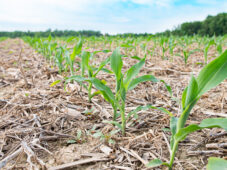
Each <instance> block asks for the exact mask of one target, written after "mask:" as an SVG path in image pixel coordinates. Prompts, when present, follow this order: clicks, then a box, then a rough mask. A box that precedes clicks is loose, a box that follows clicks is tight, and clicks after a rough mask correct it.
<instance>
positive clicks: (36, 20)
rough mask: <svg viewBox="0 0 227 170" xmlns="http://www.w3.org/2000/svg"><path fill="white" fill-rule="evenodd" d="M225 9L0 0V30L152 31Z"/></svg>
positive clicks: (203, 0)
mask: <svg viewBox="0 0 227 170" xmlns="http://www.w3.org/2000/svg"><path fill="white" fill-rule="evenodd" d="M221 12H227V0H0V31H15V30H21V31H28V30H30V31H45V30H47V29H49V28H50V29H51V30H55V29H58V30H65V29H67V30H76V31H77V30H96V31H101V32H102V33H109V34H117V33H128V32H130V33H145V32H147V33H156V32H162V31H165V30H167V29H169V30H172V29H174V28H175V27H177V26H178V25H179V24H181V23H183V22H189V21H197V20H204V19H205V18H206V17H207V15H216V14H218V13H221Z"/></svg>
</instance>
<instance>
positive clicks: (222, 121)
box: [199, 118, 227, 131]
mask: <svg viewBox="0 0 227 170" xmlns="http://www.w3.org/2000/svg"><path fill="white" fill-rule="evenodd" d="M199 127H201V128H208V127H209V128H213V127H220V128H223V129H225V130H226V131H227V118H209V119H204V120H203V121H202V122H201V123H200V125H199Z"/></svg>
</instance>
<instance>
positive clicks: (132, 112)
mask: <svg viewBox="0 0 227 170" xmlns="http://www.w3.org/2000/svg"><path fill="white" fill-rule="evenodd" d="M148 109H156V110H159V111H161V112H163V113H165V114H168V115H169V116H170V117H173V114H172V113H171V112H169V111H168V110H166V109H165V108H163V107H155V106H152V105H149V104H148V105H146V106H138V107H137V108H136V109H134V110H132V111H131V112H129V114H128V115H127V118H126V120H127V119H129V117H131V116H132V115H133V114H136V113H137V112H139V111H141V110H148Z"/></svg>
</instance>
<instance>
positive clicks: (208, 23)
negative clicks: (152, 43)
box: [157, 13, 227, 36]
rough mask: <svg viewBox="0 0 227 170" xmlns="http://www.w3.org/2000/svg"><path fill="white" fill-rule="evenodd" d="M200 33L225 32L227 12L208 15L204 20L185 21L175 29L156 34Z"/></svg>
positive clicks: (204, 34) (207, 34)
mask: <svg viewBox="0 0 227 170" xmlns="http://www.w3.org/2000/svg"><path fill="white" fill-rule="evenodd" d="M195 34H197V35H201V36H213V35H216V36H219V35H225V34H227V13H220V14H218V15H216V16H211V15H208V16H207V18H206V19H205V20H204V21H194V22H185V23H183V24H181V25H179V26H178V27H177V28H176V29H174V30H172V31H170V30H167V31H165V32H162V33H158V34H157V35H166V36H169V35H179V36H182V35H189V36H192V35H195Z"/></svg>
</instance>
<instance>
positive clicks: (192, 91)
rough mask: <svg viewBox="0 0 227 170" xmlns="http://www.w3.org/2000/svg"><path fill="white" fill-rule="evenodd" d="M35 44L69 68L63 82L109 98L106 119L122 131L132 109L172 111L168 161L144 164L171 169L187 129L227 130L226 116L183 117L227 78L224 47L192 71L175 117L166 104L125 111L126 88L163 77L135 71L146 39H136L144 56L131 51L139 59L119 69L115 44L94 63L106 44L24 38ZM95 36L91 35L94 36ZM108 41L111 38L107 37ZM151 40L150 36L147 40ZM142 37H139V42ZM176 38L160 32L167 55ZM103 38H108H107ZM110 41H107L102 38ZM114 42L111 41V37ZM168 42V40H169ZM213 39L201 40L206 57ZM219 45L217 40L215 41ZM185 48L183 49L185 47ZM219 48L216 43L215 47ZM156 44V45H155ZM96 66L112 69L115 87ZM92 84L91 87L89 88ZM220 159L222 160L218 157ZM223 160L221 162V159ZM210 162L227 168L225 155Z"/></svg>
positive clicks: (62, 68) (142, 61)
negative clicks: (94, 46) (88, 47)
mask: <svg viewBox="0 0 227 170" xmlns="http://www.w3.org/2000/svg"><path fill="white" fill-rule="evenodd" d="M193 40H194V39H190V38H188V39H187V38H185V37H183V38H182V42H183V44H184V46H185V45H186V46H185V47H184V48H186V47H187V45H188V46H189V45H190V44H191V43H192V41H193ZM26 41H27V42H29V43H30V44H31V45H32V46H33V47H34V48H35V49H37V50H38V51H39V52H41V53H42V54H43V55H44V56H46V57H47V58H48V59H49V60H51V61H54V64H56V65H57V66H58V68H59V72H60V73H61V72H62V71H69V72H70V76H69V77H65V80H64V81H65V83H66V84H67V83H69V82H78V83H80V85H81V87H84V88H85V89H87V91H88V100H89V101H90V102H92V98H93V97H94V96H96V95H102V96H103V98H104V99H105V100H106V101H107V102H109V103H110V104H111V106H112V109H113V120H112V121H106V122H107V123H111V124H113V125H115V126H116V127H118V128H119V129H120V131H121V132H122V135H125V133H126V124H127V121H128V120H129V118H130V117H131V116H133V115H136V112H138V111H140V110H146V109H158V110H161V111H162V112H164V113H165V114H168V115H169V116H170V130H171V134H172V135H171V138H170V146H171V154H170V160H169V162H162V161H161V160H159V159H155V160H152V161H150V163H149V164H148V165H147V166H148V167H156V166H160V165H165V166H167V167H168V168H169V169H170V170H171V169H172V168H173V164H174V159H175V155H176V152H177V150H178V145H179V142H181V141H183V140H184V139H185V138H186V137H187V135H189V134H190V133H193V132H195V131H197V130H201V129H203V128H214V127H218V128H223V129H225V130H227V119H226V118H209V119H204V120H203V121H202V122H201V123H200V124H199V125H197V124H190V125H188V126H186V127H185V125H186V121H187V119H188V117H189V114H190V112H191V110H192V108H193V107H194V106H195V104H196V103H197V101H198V100H199V99H200V97H201V96H202V95H203V94H204V93H206V92H207V91H209V90H210V89H212V88H214V87H216V86H217V85H218V84H220V83H221V82H222V81H223V80H225V79H226V78H227V50H226V51H225V52H224V53H222V54H221V55H220V56H219V57H217V58H216V59H214V60H213V61H212V62H210V63H209V64H207V65H206V66H205V67H204V68H203V69H202V70H201V71H200V73H199V75H198V77H197V78H195V77H194V76H193V75H192V76H191V79H190V82H189V85H188V86H187V87H186V88H185V90H184V91H183V94H182V98H181V115H180V116H179V117H175V116H174V115H175V114H173V113H170V112H169V111H168V110H167V109H164V108H158V107H154V106H152V105H146V106H139V107H137V108H136V109H135V110H133V111H131V112H130V113H125V108H126V94H127V92H128V91H130V90H132V89H134V88H135V87H136V86H137V85H138V84H139V83H141V82H145V81H152V82H159V81H161V82H164V80H158V79H157V78H155V77H154V76H153V75H142V76H139V77H138V73H139V72H140V70H141V69H142V67H143V65H144V64H145V60H146V57H147V51H148V52H149V50H147V43H148V41H140V42H139V43H140V48H141V49H142V50H143V54H144V57H143V58H140V57H138V56H133V57H132V58H134V59H136V60H138V62H137V63H136V64H135V65H133V66H131V67H130V68H129V69H128V70H127V71H125V72H122V67H123V60H122V58H123V57H128V56H127V55H123V54H121V52H120V48H116V49H115V50H114V51H113V53H112V55H111V56H110V57H108V58H107V59H105V60H104V61H102V62H101V63H100V64H99V65H98V66H97V65H94V64H93V63H92V59H93V56H94V55H95V54H96V53H98V52H108V51H109V50H102V51H95V52H88V51H84V50H82V46H83V43H82V40H79V41H78V42H77V44H76V45H75V47H74V48H73V49H69V48H67V46H66V45H59V44H57V42H56V41H52V38H51V37H49V38H48V39H45V40H42V39H31V38H30V39H29V38H27V39H26ZM92 41H94V40H92ZM108 41H110V40H108ZM149 41H150V40H149ZM141 42H143V43H141ZM175 42H177V40H175V39H171V41H170V40H169V39H167V38H163V37H161V38H160V45H161V46H162V58H163V59H165V55H164V54H165V51H166V48H168V46H169V48H170V51H173V49H174V47H175V46H176V45H175ZM105 43H106V42H105ZM136 43H138V42H137V41H136V40H130V39H128V40H127V41H126V42H125V41H124V42H121V43H119V44H120V46H121V47H122V48H127V49H133V50H137V48H136V47H137V45H136ZM106 44H108V43H106ZM110 44H112V42H111V43H110ZM168 44H169V45H168ZM214 44H215V41H214V39H210V40H209V41H208V43H207V45H206V46H205V50H204V51H205V52H204V53H206V57H205V62H207V49H209V47H210V46H211V45H214ZM217 47H218V46H217ZM184 48H183V49H184ZM219 48H220V49H219ZM218 49H219V53H221V52H222V51H221V49H222V48H221V47H218ZM154 50H155V49H154ZM183 54H184V56H183V57H184V58H185V63H187V59H188V57H189V56H190V51H183ZM76 57H79V58H80V62H79V63H77V64H78V65H79V66H78V70H80V74H78V73H77V72H76V71H75V68H77V67H76V66H75V58H76ZM107 65H110V67H111V70H109V69H107V68H106V66H107ZM100 71H105V72H106V73H107V74H114V75H115V90H112V89H111V88H110V87H109V86H108V85H107V83H106V82H105V81H104V80H101V79H99V78H97V74H98V73H99V72H100ZM59 82H60V81H56V82H54V83H53V84H52V85H55V84H57V83H59ZM164 84H165V86H166V88H167V90H168V91H169V92H170V93H171V88H170V87H169V86H168V85H167V84H166V83H165V82H164ZM93 88H94V89H96V91H95V92H94V93H92V89H93ZM220 162H221V163H220ZM223 162H224V163H223ZM214 166H220V168H225V167H224V166H226V161H225V160H222V159H218V158H210V159H209V163H208V166H207V167H208V169H212V168H213V167H214Z"/></svg>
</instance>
